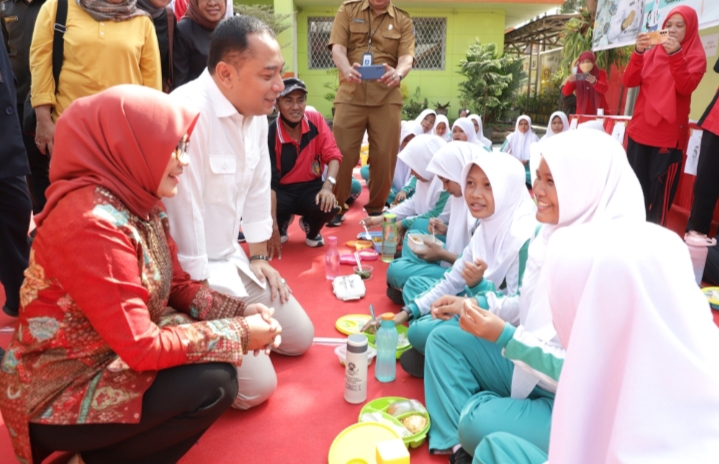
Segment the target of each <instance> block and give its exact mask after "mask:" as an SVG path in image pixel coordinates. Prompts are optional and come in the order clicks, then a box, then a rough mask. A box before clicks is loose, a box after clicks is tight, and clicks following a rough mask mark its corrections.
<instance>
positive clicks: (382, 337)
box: [374, 313, 399, 382]
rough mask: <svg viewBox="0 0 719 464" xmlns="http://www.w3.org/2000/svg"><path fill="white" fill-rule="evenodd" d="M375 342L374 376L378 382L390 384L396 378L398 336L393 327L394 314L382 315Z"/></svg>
mask: <svg viewBox="0 0 719 464" xmlns="http://www.w3.org/2000/svg"><path fill="white" fill-rule="evenodd" d="M375 341H376V343H377V362H376V363H375V366H374V376H375V377H376V378H377V380H379V381H380V382H391V381H393V380H394V379H395V377H396V376H397V343H398V342H399V334H398V333H397V328H396V327H395V326H394V314H392V313H384V314H382V317H381V318H380V326H379V330H378V331H377V337H376V338H375Z"/></svg>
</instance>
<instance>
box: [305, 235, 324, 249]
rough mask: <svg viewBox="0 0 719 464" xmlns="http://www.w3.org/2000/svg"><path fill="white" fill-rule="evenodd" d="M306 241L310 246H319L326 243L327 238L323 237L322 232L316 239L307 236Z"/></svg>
mask: <svg viewBox="0 0 719 464" xmlns="http://www.w3.org/2000/svg"><path fill="white" fill-rule="evenodd" d="M305 243H306V244H307V246H308V247H310V248H317V247H321V246H324V245H325V239H323V238H322V236H321V235H320V234H317V237H315V238H314V239H309V238H306V239H305Z"/></svg>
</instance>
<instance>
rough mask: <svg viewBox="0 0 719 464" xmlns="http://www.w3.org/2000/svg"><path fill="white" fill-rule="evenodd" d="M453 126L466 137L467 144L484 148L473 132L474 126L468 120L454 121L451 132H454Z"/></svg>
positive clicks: (459, 119)
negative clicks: (460, 130)
mask: <svg viewBox="0 0 719 464" xmlns="http://www.w3.org/2000/svg"><path fill="white" fill-rule="evenodd" d="M455 126H458V127H459V128H460V129H462V132H464V135H466V136H467V142H468V143H471V144H474V145H479V146H480V147H483V146H484V145H483V144H482V142H480V141H479V139H478V138H477V133H476V132H475V131H474V124H473V123H472V121H470V120H469V118H457V119H455V121H454V124H453V125H452V131H454V127H455Z"/></svg>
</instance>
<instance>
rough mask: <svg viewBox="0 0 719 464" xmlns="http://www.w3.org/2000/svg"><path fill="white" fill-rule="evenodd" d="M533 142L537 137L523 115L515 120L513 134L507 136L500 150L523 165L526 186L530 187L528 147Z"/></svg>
mask: <svg viewBox="0 0 719 464" xmlns="http://www.w3.org/2000/svg"><path fill="white" fill-rule="evenodd" d="M535 142H539V137H537V134H535V133H534V131H532V120H531V119H530V118H529V116H527V115H525V114H523V115H522V116H520V117H518V118H517V124H516V125H515V126H514V132H512V133H511V134H509V135H508V136H507V140H505V142H504V145H502V148H501V150H500V151H503V152H504V153H509V154H510V155H512V156H514V157H515V158H517V159H518V160H519V161H521V162H522V164H524V167H525V170H526V171H525V173H526V176H527V185H528V186H531V184H530V182H531V181H532V177H531V175H530V174H529V159H530V147H531V146H532V144H533V143H535Z"/></svg>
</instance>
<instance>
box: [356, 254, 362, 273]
mask: <svg viewBox="0 0 719 464" xmlns="http://www.w3.org/2000/svg"><path fill="white" fill-rule="evenodd" d="M355 260H356V261H357V267H358V268H359V270H360V272H362V261H360V257H359V252H357V251H355Z"/></svg>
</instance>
